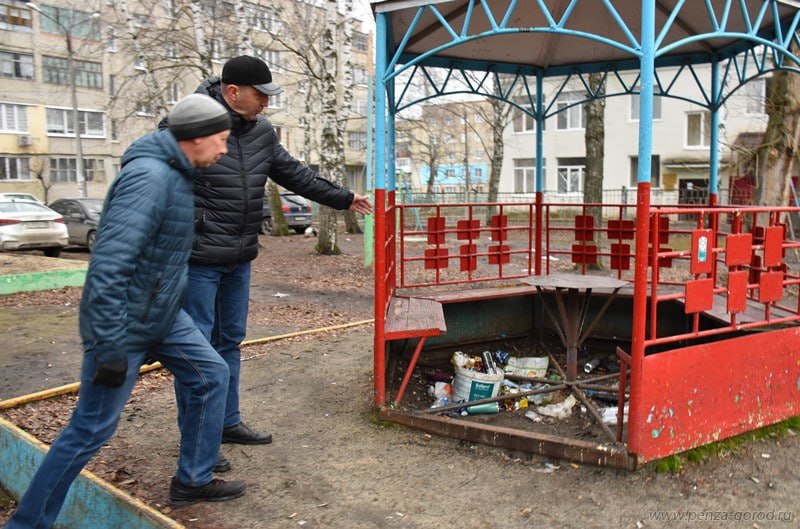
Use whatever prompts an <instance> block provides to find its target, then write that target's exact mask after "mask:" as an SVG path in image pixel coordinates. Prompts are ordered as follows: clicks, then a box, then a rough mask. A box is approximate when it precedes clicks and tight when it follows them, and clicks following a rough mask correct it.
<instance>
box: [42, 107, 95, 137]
mask: <svg viewBox="0 0 800 529" xmlns="http://www.w3.org/2000/svg"><path fill="white" fill-rule="evenodd" d="M46 110H47V133H48V134H50V135H53V136H58V135H70V136H72V135H74V134H75V128H74V127H73V126H72V110H70V109H66V108H47V109H46ZM78 121H79V124H80V134H81V137H83V138H105V136H106V133H105V127H104V125H105V115H104V114H103V113H102V112H92V111H87V110H81V111H79V112H78Z"/></svg>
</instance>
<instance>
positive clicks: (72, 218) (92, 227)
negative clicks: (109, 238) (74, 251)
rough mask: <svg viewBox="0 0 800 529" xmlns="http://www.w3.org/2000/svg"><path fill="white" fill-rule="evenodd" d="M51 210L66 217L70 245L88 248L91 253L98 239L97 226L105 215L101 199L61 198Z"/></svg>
mask: <svg viewBox="0 0 800 529" xmlns="http://www.w3.org/2000/svg"><path fill="white" fill-rule="evenodd" d="M50 208H51V209H53V210H54V211H56V212H58V213H61V215H63V216H64V222H65V223H66V224H67V231H68V232H69V244H74V245H77V246H86V247H87V248H89V251H90V252H91V251H92V249H93V248H94V242H95V240H96V238H97V225H98V224H99V223H100V215H101V214H102V213H103V200H102V199H100V198H59V199H58V200H56V201H55V202H53V203H52V204H50Z"/></svg>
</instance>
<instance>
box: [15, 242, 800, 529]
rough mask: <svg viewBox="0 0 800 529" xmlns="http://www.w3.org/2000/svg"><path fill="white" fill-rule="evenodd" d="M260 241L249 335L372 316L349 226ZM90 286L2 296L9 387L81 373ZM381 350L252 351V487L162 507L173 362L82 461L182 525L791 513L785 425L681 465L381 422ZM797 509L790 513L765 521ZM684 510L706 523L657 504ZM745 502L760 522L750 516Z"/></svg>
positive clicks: (549, 521)
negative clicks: (597, 462)
mask: <svg viewBox="0 0 800 529" xmlns="http://www.w3.org/2000/svg"><path fill="white" fill-rule="evenodd" d="M348 238H349V239H350V240H347V239H348ZM262 242H263V244H264V245H265V246H266V248H265V249H264V250H263V251H262V253H261V255H260V257H259V258H258V259H257V260H256V261H255V263H254V275H253V291H252V296H251V298H252V299H251V316H250V321H249V329H250V331H249V335H248V337H249V338H257V337H262V336H267V335H274V334H280V333H285V332H290V331H293V330H300V329H309V328H316V327H322V326H326V325H333V324H337V323H345V322H349V321H356V320H363V319H368V318H370V317H371V311H372V276H371V272H370V271H369V270H364V269H363V266H362V263H363V253H362V248H363V240H362V239H361V237H353V236H344V235H343V236H342V237H341V239H340V243H341V245H342V249H343V251H344V252H345V254H344V255H342V256H337V257H318V256H313V255H311V249H312V248H313V245H314V243H315V241H314V240H313V239H306V238H303V237H302V236H292V237H289V238H284V239H275V238H263V239H262ZM87 255H88V254H85V253H76V254H74V255H69V257H72V258H73V259H76V260H81V259H83V260H85V259H86V257H87ZM278 293H281V294H289V295H288V296H286V297H282V296H281V297H279V296H276V294H278ZM79 295H80V289H65V290H64V291H55V292H49V293H38V294H25V295H22V294H20V295H14V296H6V297H5V298H0V325H2V327H3V328H11V327H7V326H8V325H9V322H10V323H13V324H14V327H13V332H5V333H4V335H5V336H4V337H6V345H7V346H6V348H4V351H3V352H1V353H0V398H4V397H9V396H14V395H19V394H24V393H28V392H30V391H32V390H35V389H43V388H45V387H51V386H54V385H57V384H60V383H65V382H71V381H73V380H75V377H76V376H77V372H78V363H79V359H80V354H79V353H80V348H79V346H78V342H77V314H76V310H77V301H78V299H79ZM54 322H57V323H54ZM52 327H56V328H57V329H59V330H57V331H56V330H53V329H52ZM9 338H11V341H10V342H9ZM371 350H372V327H371V326H369V325H367V326H362V327H356V328H352V329H349V330H345V331H338V332H327V333H323V334H316V335H310V336H302V337H298V338H293V339H289V340H282V341H278V342H272V343H270V344H267V345H259V346H252V347H248V348H246V349H245V357H246V358H247V360H246V362H245V364H244V368H243V378H242V389H241V396H242V407H243V413H244V416H245V419H246V420H247V421H248V422H250V423H251V424H252V425H254V426H256V427H261V428H265V429H269V430H270V431H271V432H272V433H273V434H274V437H275V441H274V443H273V444H272V445H269V446H259V447H241V446H236V445H224V446H223V453H224V454H225V455H226V456H227V457H228V458H229V459H230V460H231V462H232V464H233V470H232V471H231V472H230V473H228V474H225V475H224V477H225V478H226V479H244V480H245V481H246V482H247V483H248V487H249V488H248V492H247V494H246V495H245V496H244V497H243V498H241V499H238V500H235V501H231V502H226V503H220V504H209V505H196V506H191V507H185V508H181V509H170V508H169V507H167V506H166V499H167V498H166V496H167V486H168V481H169V478H170V476H171V475H172V473H173V471H174V465H175V462H176V457H177V439H178V433H177V428H176V427H175V421H174V417H175V407H174V398H173V396H172V389H171V377H170V376H169V375H168V374H166V373H155V374H151V375H148V376H145V377H143V379H142V380H141V381H140V382H139V383H138V384H137V387H136V389H135V393H134V396H133V397H132V399H131V401H130V403H129V404H128V406H127V407H126V410H125V413H124V416H123V419H122V421H121V424H120V428H119V432H118V434H117V435H116V436H115V438H114V439H113V440H112V441H111V442H110V443H109V445H107V446H106V447H104V448H103V449H102V450H101V452H100V453H99V454H98V456H97V457H95V459H94V460H93V461H92V462H91V463H90V466H89V468H90V470H92V471H94V472H96V473H98V474H99V475H100V476H101V477H103V478H105V479H108V480H109V481H111V482H114V483H116V484H117V485H118V486H119V487H121V488H123V489H124V490H127V491H129V492H130V493H132V494H134V495H135V496H136V497H138V498H140V499H142V500H143V501H146V502H147V503H149V504H151V505H154V506H155V507H156V508H159V509H161V510H162V511H163V512H165V513H167V514H168V515H169V516H171V517H174V518H175V519H177V520H179V521H181V522H182V523H184V524H186V526H187V527H193V528H204V529H234V528H244V529H249V528H252V529H260V528H268V527H269V528H272V527H275V528H291V527H311V528H314V527H320V528H322V527H325V528H362V527H363V528H384V527H385V528H394V527H397V528H439V527H442V528H467V529H470V528H482V527H492V528H494V527H497V528H503V529H515V528H529V527H547V528H551V527H552V528H581V529H585V528H612V527H614V528H616V527H626V528H627V527H631V528H638V527H701V528H717V527H729V526H740V527H756V528H759V527H796V526H797V525H798V522H797V517H798V516H800V499H798V498H799V497H800V496H799V495H798V491H800V450H798V449H800V441H798V437H797V436H796V435H795V434H794V433H793V432H791V431H790V432H789V433H787V434H785V435H780V436H776V437H768V438H766V439H764V440H762V441H754V442H749V443H746V444H743V445H740V446H739V447H738V448H737V449H734V450H733V451H731V452H723V453H722V454H719V455H717V456H715V457H712V458H711V459H709V460H707V461H705V462H703V463H698V464H695V463H692V464H687V466H686V467H685V468H684V469H683V470H682V471H681V472H679V473H675V474H657V473H655V472H654V471H653V469H652V468H651V467H648V468H645V469H643V470H641V471H638V472H634V473H630V472H627V471H617V470H613V469H598V468H593V467H588V466H578V465H573V464H570V463H566V462H560V461H554V460H549V459H545V458H540V457H529V456H527V455H524V454H519V453H512V452H508V451H505V450H499V449H493V448H488V447H483V446H479V445H471V444H469V443H464V442H459V441H456V440H452V439H445V438H439V437H435V436H434V437H431V436H428V435H426V434H422V433H420V432H416V431H413V430H408V429H405V428H402V427H398V426H394V425H387V424H383V423H380V422H379V421H377V420H376V419H375V416H374V414H373V412H372V408H371V395H372V353H371ZM31 358H33V359H34V360H35V362H31ZM57 359H63V360H62V363H58V362H57V361H56V360H57ZM37 362H38V363H37ZM47 365H52V366H53V367H47ZM22 373H24V378H20V377H21V376H22ZM45 378H47V380H44V379H45ZM73 404H74V397H66V398H62V399H55V400H51V401H47V402H45V403H41V404H38V405H35V406H29V407H25V408H19V409H16V410H11V411H10V412H8V413H5V414H4V416H6V417H9V418H11V420H13V421H14V422H16V423H17V424H19V425H21V426H22V427H23V428H25V429H27V430H29V431H31V432H33V433H34V434H35V435H37V436H38V437H40V438H41V439H43V440H44V441H46V442H50V441H51V440H52V438H53V437H54V435H55V434H56V433H57V432H58V431H59V430H60V428H61V427H62V426H63V424H64V423H65V421H66V420H67V418H68V410H69V408H70V407H71V406H72V405H73ZM2 505H3V501H2V498H0V524H2V523H3V522H4V521H5V519H6V517H7V516H8V514H9V513H10V510H11V508H12V506H13V502H12V503H11V504H10V505H8V506H7V507H5V508H4V507H3V506H2ZM712 511H713V512H712ZM787 511H788V512H791V513H792V518H791V521H769V520H767V519H766V518H767V517H770V516H777V515H778V513H782V512H787ZM679 512H680V513H685V515H686V516H694V518H695V520H694V521H693V522H688V521H686V522H671V523H669V522H666V521H663V520H658V519H656V518H657V517H659V516H670V515H671V514H672V515H674V514H676V513H679ZM660 513H666V514H660ZM751 513H755V514H754V516H757V517H763V519H757V518H753V519H751V518H750V516H753V514H751ZM758 513H765V514H758ZM770 513H772V514H770ZM782 516H783V517H784V518H785V517H786V515H782ZM698 517H702V518H703V519H702V520H699V521H698V520H697V518H698ZM723 517H728V518H735V517H738V522H736V521H735V520H734V521H727V522H726V521H721V520H722V518H723ZM712 518H714V519H713V520H712Z"/></svg>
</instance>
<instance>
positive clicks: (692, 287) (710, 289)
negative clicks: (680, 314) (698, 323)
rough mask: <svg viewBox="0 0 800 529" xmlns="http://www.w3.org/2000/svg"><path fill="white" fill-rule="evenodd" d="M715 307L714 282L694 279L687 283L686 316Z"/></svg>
mask: <svg viewBox="0 0 800 529" xmlns="http://www.w3.org/2000/svg"><path fill="white" fill-rule="evenodd" d="M713 307H714V280H713V279H711V278H708V279H694V280H692V281H687V282H686V304H685V306H684V310H685V311H686V314H694V313H696V312H703V311H704V310H710V309H711V308H713Z"/></svg>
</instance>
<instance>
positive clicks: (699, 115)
mask: <svg viewBox="0 0 800 529" xmlns="http://www.w3.org/2000/svg"><path fill="white" fill-rule="evenodd" d="M710 132H711V113H710V112H708V111H703V112H687V113H686V146H687V147H708V141H709V134H710Z"/></svg>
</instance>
